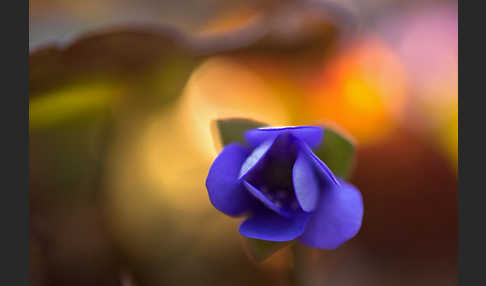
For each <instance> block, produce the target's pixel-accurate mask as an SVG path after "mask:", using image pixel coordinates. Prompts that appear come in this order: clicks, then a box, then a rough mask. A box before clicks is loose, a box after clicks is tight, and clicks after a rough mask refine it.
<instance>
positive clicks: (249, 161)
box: [238, 138, 275, 179]
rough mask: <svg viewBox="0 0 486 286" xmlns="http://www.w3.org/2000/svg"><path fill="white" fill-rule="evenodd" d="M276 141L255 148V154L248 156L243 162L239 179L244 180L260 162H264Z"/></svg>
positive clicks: (266, 142) (271, 140) (269, 141)
mask: <svg viewBox="0 0 486 286" xmlns="http://www.w3.org/2000/svg"><path fill="white" fill-rule="evenodd" d="M274 141H275V138H273V139H270V140H268V141H265V142H263V143H262V144H261V145H260V146H258V147H257V148H255V149H254V150H253V152H251V154H250V156H248V157H247V158H246V160H245V161H244V162H243V164H242V166H241V169H240V170H239V175H238V178H240V179H241V178H243V177H244V176H245V175H246V174H247V173H248V172H250V171H251V170H252V169H253V168H254V167H255V166H257V165H258V163H260V161H262V159H263V158H264V157H265V154H267V152H268V150H270V147H272V145H273V142H274Z"/></svg>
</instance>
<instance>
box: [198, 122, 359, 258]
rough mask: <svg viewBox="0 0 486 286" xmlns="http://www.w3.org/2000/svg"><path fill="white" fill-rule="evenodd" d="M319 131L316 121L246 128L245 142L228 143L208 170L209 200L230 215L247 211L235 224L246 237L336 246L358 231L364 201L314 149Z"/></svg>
mask: <svg viewBox="0 0 486 286" xmlns="http://www.w3.org/2000/svg"><path fill="white" fill-rule="evenodd" d="M323 135H324V129H323V128H322V127H317V126H301V127H282V128H257V129H251V130H248V131H246V132H245V134H244V138H245V141H246V143H247V144H246V145H242V144H239V143H230V144H228V145H226V146H225V147H224V149H223V150H222V152H221V153H220V154H219V155H218V157H217V158H216V160H215V161H214V162H213V164H212V166H211V168H210V170H209V174H208V177H207V179H206V187H207V190H208V193H209V199H210V201H211V203H212V204H213V205H214V206H215V207H216V208H217V209H218V210H220V211H221V212H223V213H225V214H227V215H230V216H238V215H242V214H246V215H248V217H247V218H246V219H245V220H244V221H243V222H242V223H241V225H240V227H239V231H240V233H241V234H242V235H243V236H245V237H248V238H253V239H260V240H266V241H290V240H294V239H297V240H298V241H300V242H301V243H303V244H305V245H307V246H309V247H313V248H319V249H334V248H337V247H339V246H340V245H341V244H342V243H344V242H345V241H347V240H349V239H351V238H352V237H353V236H355V235H356V234H357V233H358V231H359V229H360V227H361V221H362V217H363V202H362V198H361V194H360V192H359V191H358V190H357V189H356V188H355V187H354V186H352V185H351V184H349V183H347V182H345V181H343V180H341V179H340V178H337V177H336V176H335V175H334V174H333V172H332V171H331V170H330V169H329V168H328V167H327V166H326V164H325V163H324V162H322V161H321V160H320V159H319V158H318V157H317V156H316V155H315V154H314V152H313V150H315V149H316V148H318V147H319V146H320V145H321V143H322V141H323V137H324V136H323Z"/></svg>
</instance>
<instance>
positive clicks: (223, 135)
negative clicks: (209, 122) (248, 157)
mask: <svg viewBox="0 0 486 286" xmlns="http://www.w3.org/2000/svg"><path fill="white" fill-rule="evenodd" d="M263 126H267V124H265V123H261V122H258V121H254V120H250V119H245V118H229V119H218V120H216V121H215V127H216V128H215V129H216V130H214V129H213V135H214V137H215V138H218V139H219V143H221V145H222V146H225V145H228V144H229V143H231V142H239V143H242V144H246V143H245V138H244V134H245V131H247V130H250V129H255V128H258V127H263Z"/></svg>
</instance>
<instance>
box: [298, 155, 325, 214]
mask: <svg viewBox="0 0 486 286" xmlns="http://www.w3.org/2000/svg"><path fill="white" fill-rule="evenodd" d="M311 160H312V159H311V158H309V157H308V156H306V154H305V153H304V152H303V151H300V152H299V154H298V155H297V159H296V160H295V163H294V167H293V169H292V182H293V185H294V190H295V196H296V197H297V201H298V202H299V204H300V206H301V208H302V209H303V210H304V211H306V212H311V211H313V210H314V209H315V208H316V205H317V201H318V199H319V179H318V178H317V175H316V172H315V169H314V166H313V164H312V161H311Z"/></svg>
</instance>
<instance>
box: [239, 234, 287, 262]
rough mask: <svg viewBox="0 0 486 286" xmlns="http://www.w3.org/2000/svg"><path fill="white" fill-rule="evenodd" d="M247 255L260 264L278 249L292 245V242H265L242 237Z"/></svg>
mask: <svg viewBox="0 0 486 286" xmlns="http://www.w3.org/2000/svg"><path fill="white" fill-rule="evenodd" d="M243 239H244V245H245V249H246V252H247V254H248V255H249V256H250V257H251V258H253V259H255V260H256V261H257V262H262V261H264V260H265V259H267V258H269V257H270V256H272V255H273V254H274V253H275V252H277V251H279V250H280V249H282V248H284V247H287V246H289V245H291V244H292V243H294V241H282V242H280V241H266V240H259V239H253V238H246V237H244V238H243Z"/></svg>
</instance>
